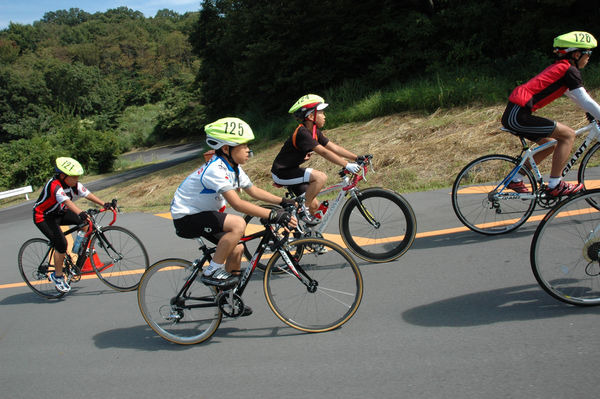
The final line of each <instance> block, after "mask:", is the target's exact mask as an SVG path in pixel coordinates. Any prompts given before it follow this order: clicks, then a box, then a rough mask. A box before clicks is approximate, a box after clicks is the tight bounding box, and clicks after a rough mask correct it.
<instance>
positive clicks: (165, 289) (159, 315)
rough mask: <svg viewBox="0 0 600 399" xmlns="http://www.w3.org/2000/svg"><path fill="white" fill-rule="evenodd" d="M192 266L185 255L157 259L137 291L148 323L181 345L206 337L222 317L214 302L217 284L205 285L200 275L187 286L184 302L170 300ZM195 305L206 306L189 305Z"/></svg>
mask: <svg viewBox="0 0 600 399" xmlns="http://www.w3.org/2000/svg"><path fill="white" fill-rule="evenodd" d="M192 269H193V266H192V263H191V262H189V261H187V260H185V259H163V260H160V261H158V262H156V263H154V264H153V265H151V266H150V267H149V268H148V270H146V272H145V273H144V274H143V275H142V278H141V280H140V285H139V288H138V294H137V297H138V306H139V308H140V312H141V313H142V316H143V317H144V320H145V321H146V323H148V326H150V328H151V329H152V330H153V331H154V332H156V333H157V334H158V335H159V336H160V337H162V338H164V339H166V340H167V341H170V342H173V343H176V344H181V345H192V344H198V343H200V342H203V341H206V340H207V339H209V338H210V337H211V336H212V335H213V334H214V333H215V332H216V331H217V328H219V325H220V324H221V320H222V317H223V314H222V312H221V310H220V309H219V307H218V306H217V304H216V303H215V297H216V295H217V290H216V288H214V287H209V286H206V285H204V284H203V283H202V282H200V279H195V280H194V281H193V282H192V283H191V285H190V286H189V287H188V288H187V289H186V292H187V293H188V295H187V296H186V297H185V298H184V302H180V303H172V302H173V300H174V299H175V297H176V296H177V295H179V294H180V292H181V290H182V288H183V285H184V284H185V283H186V281H187V279H188V277H189V276H190V273H191V272H192ZM191 294H193V295H194V296H193V297H191V296H190V295H191ZM194 305H197V306H199V305H206V307H196V308H189V306H194Z"/></svg>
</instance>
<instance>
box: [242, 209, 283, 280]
mask: <svg viewBox="0 0 600 399" xmlns="http://www.w3.org/2000/svg"><path fill="white" fill-rule="evenodd" d="M260 206H261V207H263V208H267V209H279V208H281V207H280V206H277V205H272V204H261V205H260ZM244 221H245V222H246V234H252V233H254V232H256V231H259V230H262V229H264V227H263V226H262V225H261V224H260V222H259V218H257V217H256V216H251V215H245V216H244ZM259 243H260V240H259V239H256V240H251V241H246V242H243V243H242V245H243V246H244V257H245V258H246V260H248V262H250V260H251V259H252V255H254V253H255V252H256V247H257V246H258V244H259ZM256 267H257V268H258V269H260V270H262V271H265V269H266V268H267V264H266V263H265V262H264V261H263V260H262V259H261V260H260V261H259V262H258V264H257V265H256Z"/></svg>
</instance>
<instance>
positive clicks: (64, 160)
mask: <svg viewBox="0 0 600 399" xmlns="http://www.w3.org/2000/svg"><path fill="white" fill-rule="evenodd" d="M54 170H55V171H56V173H64V174H65V175H67V176H81V175H82V174H83V167H82V166H81V164H80V163H79V162H77V161H76V160H74V159H73V158H69V157H59V158H56V167H55V168H54Z"/></svg>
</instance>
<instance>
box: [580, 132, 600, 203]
mask: <svg viewBox="0 0 600 399" xmlns="http://www.w3.org/2000/svg"><path fill="white" fill-rule="evenodd" d="M599 150H600V143H596V144H594V145H593V146H592V148H590V150H589V151H588V152H587V153H586V154H585V156H584V157H583V159H582V160H581V165H579V170H578V171H577V180H578V181H579V182H580V183H583V184H584V186H585V189H586V190H588V191H589V190H593V189H596V188H600V151H599ZM588 202H589V204H590V205H591V206H593V207H595V208H596V209H598V210H600V203H597V202H595V201H594V199H593V198H589V199H588Z"/></svg>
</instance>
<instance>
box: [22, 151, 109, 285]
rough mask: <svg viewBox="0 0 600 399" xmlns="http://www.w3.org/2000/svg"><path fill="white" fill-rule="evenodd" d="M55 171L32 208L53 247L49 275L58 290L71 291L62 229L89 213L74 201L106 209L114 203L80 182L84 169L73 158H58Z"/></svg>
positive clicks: (85, 217)
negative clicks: (83, 198) (65, 269)
mask: <svg viewBox="0 0 600 399" xmlns="http://www.w3.org/2000/svg"><path fill="white" fill-rule="evenodd" d="M54 172H55V173H54V177H52V179H50V180H49V181H48V182H47V183H46V185H45V186H44V189H43V190H42V192H41V193H40V197H39V198H38V200H37V201H36V203H35V205H34V206H33V223H35V225H36V227H37V228H38V229H40V231H41V232H42V233H43V234H44V235H45V236H46V237H48V239H49V240H50V242H51V243H52V245H53V246H54V272H52V273H51V274H50V276H49V277H50V280H52V281H53V282H54V284H55V285H56V289H57V290H58V291H60V292H69V291H70V290H71V287H70V286H69V283H68V282H67V281H66V280H65V278H64V276H63V262H64V260H65V254H66V252H67V239H66V238H65V235H64V234H63V232H62V231H61V229H60V226H64V225H76V224H80V223H83V222H84V221H85V220H87V218H88V215H87V213H85V212H84V211H82V210H81V209H79V207H78V206H77V205H75V204H74V202H73V201H75V200H76V199H78V198H81V197H85V198H86V199H88V200H89V201H91V202H94V203H96V204H98V205H100V206H103V207H104V208H107V209H108V208H111V207H112V204H111V203H110V202H103V201H101V200H100V199H99V198H98V197H96V196H95V195H94V194H92V193H91V192H90V191H89V190H88V189H87V188H85V187H84V185H83V184H81V183H80V182H79V176H81V175H83V167H82V166H81V164H80V163H79V162H77V161H76V160H74V159H73V158H69V157H59V158H56V161H55V167H54ZM86 231H87V229H86Z"/></svg>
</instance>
